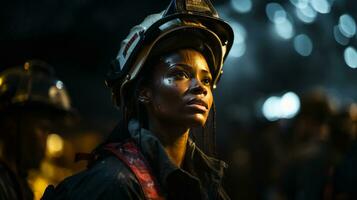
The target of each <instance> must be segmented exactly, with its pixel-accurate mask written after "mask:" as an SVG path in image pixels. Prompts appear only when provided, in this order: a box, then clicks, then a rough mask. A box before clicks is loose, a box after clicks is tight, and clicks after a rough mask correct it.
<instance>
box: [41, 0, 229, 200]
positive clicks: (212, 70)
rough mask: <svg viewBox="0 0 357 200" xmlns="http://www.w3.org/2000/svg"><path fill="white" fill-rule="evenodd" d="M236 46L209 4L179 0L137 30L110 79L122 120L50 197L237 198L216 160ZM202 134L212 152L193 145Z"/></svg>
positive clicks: (204, 144) (205, 146)
mask: <svg viewBox="0 0 357 200" xmlns="http://www.w3.org/2000/svg"><path fill="white" fill-rule="evenodd" d="M232 43H233V31H232V29H231V27H230V26H229V25H228V24H227V23H225V22H224V21H222V20H221V19H219V17H218V14H217V12H216V10H215V9H214V8H213V6H212V4H211V2H209V1H208V0H204V1H191V0H173V1H172V2H171V3H170V5H169V7H168V8H167V9H166V10H164V11H163V12H161V13H158V14H154V15H150V16H148V17H147V18H146V19H145V20H144V21H143V22H142V23H141V24H140V25H137V26H135V27H133V28H132V30H131V32H130V34H129V36H128V37H127V38H126V39H125V40H124V41H123V42H122V46H121V48H120V50H119V55H118V57H117V60H116V61H115V63H114V65H113V69H112V73H110V75H109V78H108V80H107V84H108V86H109V87H111V88H112V91H113V95H114V100H115V103H116V104H117V105H118V106H119V107H120V109H121V112H122V116H123V117H122V120H121V121H120V122H119V124H118V126H117V128H116V129H115V130H114V131H113V133H112V134H111V136H110V137H109V139H108V140H107V142H106V143H104V144H103V145H101V146H99V147H98V148H97V149H96V150H95V151H94V152H93V153H92V154H90V155H87V158H89V159H90V163H89V166H88V169H87V170H85V171H83V172H81V173H78V174H75V175H74V176H71V177H69V178H67V179H65V180H64V181H63V182H62V183H60V184H59V185H58V186H57V187H56V188H54V187H53V186H52V187H51V186H49V187H48V188H47V189H46V192H45V194H44V196H43V199H46V200H47V199H166V198H167V199H229V197H228V196H227V194H226V193H225V191H224V189H223V186H222V184H221V180H222V177H223V170H224V168H225V167H226V164H225V163H224V162H223V161H220V160H218V159H215V158H213V157H210V156H209V155H213V154H214V153H213V151H211V150H212V149H213V148H214V142H215V139H214V122H215V119H214V115H215V109H214V104H213V95H212V92H213V89H214V88H215V87H216V84H217V82H218V79H219V77H220V75H221V73H222V65H223V62H224V60H225V58H226V56H227V54H228V52H229V50H230V48H231V46H232ZM195 128H196V129H197V130H198V131H197V132H199V134H197V135H196V136H197V137H199V136H202V138H204V140H205V142H202V146H201V147H202V148H203V150H204V151H205V153H204V151H203V150H201V149H200V148H199V147H198V146H197V145H196V143H195V142H194V141H193V140H191V139H190V138H191V137H193V136H194V133H193V130H194V129H195ZM190 135H191V136H190ZM207 154H208V155H207ZM84 156H85V155H83V154H82V157H84Z"/></svg>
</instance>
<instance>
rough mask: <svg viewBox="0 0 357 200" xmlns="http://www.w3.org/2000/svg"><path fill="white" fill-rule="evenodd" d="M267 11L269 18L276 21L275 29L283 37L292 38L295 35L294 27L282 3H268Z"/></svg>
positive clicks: (273, 21)
mask: <svg viewBox="0 0 357 200" xmlns="http://www.w3.org/2000/svg"><path fill="white" fill-rule="evenodd" d="M265 12H266V15H267V16H268V19H269V20H270V21H271V22H272V23H274V29H275V31H276V33H277V34H278V35H279V36H280V37H281V38H283V39H290V38H292V37H293V36H294V27H293V25H292V23H291V21H290V20H289V19H288V17H287V13H286V11H285V10H284V8H283V7H282V6H281V5H280V4H278V3H268V4H267V5H266V7H265Z"/></svg>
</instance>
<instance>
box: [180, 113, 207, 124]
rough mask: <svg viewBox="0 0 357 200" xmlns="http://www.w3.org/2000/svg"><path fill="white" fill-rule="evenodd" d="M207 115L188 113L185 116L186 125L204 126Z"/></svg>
mask: <svg viewBox="0 0 357 200" xmlns="http://www.w3.org/2000/svg"><path fill="white" fill-rule="evenodd" d="M206 120H207V117H206V116H205V115H203V114H200V113H199V114H193V115H189V116H187V118H186V120H185V121H186V122H187V125H188V127H192V128H193V127H199V126H204V125H205V123H206Z"/></svg>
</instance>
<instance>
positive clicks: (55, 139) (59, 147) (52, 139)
mask: <svg viewBox="0 0 357 200" xmlns="http://www.w3.org/2000/svg"><path fill="white" fill-rule="evenodd" d="M63 143H64V142H63V139H62V137H61V136H59V135H58V134H55V133H52V134H49V135H48V136H47V142H46V147H47V148H46V150H47V153H48V155H49V157H58V156H60V155H62V152H63V146H64V144H63Z"/></svg>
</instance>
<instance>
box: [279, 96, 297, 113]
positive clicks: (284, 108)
mask: <svg viewBox="0 0 357 200" xmlns="http://www.w3.org/2000/svg"><path fill="white" fill-rule="evenodd" d="M299 110H300V99H299V97H298V96H297V95H296V94H295V93H294V92H288V93H286V94H284V95H283V96H282V98H281V100H280V118H285V119H290V118H293V117H295V115H296V114H297V113H298V112H299Z"/></svg>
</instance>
